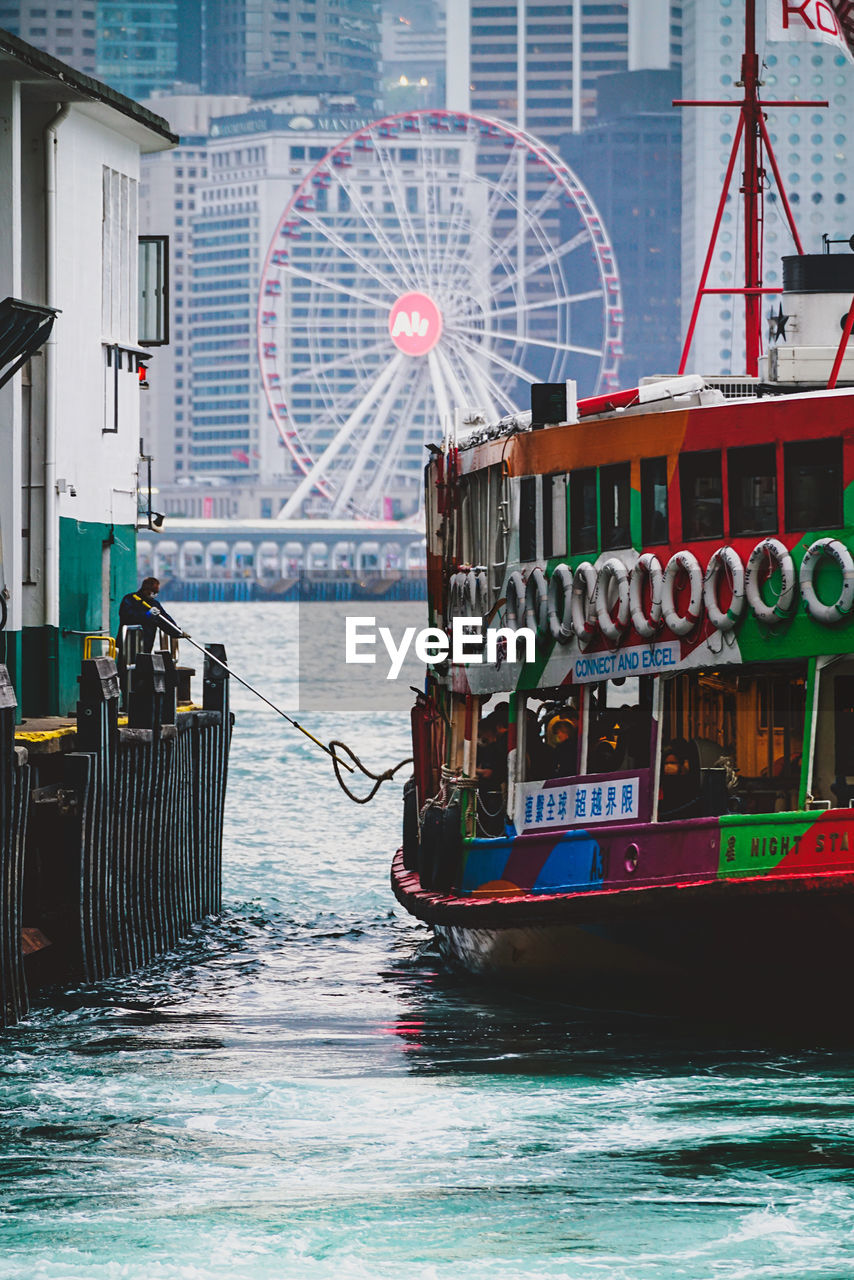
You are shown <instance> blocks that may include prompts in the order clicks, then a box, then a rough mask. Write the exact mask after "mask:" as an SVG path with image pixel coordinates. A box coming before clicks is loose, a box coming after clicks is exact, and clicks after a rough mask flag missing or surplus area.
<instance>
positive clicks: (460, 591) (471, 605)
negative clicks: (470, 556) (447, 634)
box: [447, 569, 489, 623]
mask: <svg viewBox="0 0 854 1280" xmlns="http://www.w3.org/2000/svg"><path fill="white" fill-rule="evenodd" d="M488 610H489V581H488V577H487V574H486V571H485V570H484V569H468V570H465V569H460V570H459V571H458V572H457V573H454V574H452V575H451V581H450V582H449V584H448V613H447V621H448V623H450V622H451V621H452V620H453V619H454V618H483V617H484V616H485V615H486V613H487V612H488Z"/></svg>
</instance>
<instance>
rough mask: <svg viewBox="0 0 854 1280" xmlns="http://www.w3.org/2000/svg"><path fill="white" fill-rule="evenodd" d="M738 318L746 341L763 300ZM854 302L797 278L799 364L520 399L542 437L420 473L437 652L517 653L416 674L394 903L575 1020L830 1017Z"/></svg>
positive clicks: (513, 437) (793, 283)
mask: <svg viewBox="0 0 854 1280" xmlns="http://www.w3.org/2000/svg"><path fill="white" fill-rule="evenodd" d="M748 34H750V33H748ZM747 79H748V80H749V76H748V77H747ZM754 80H755V75H754ZM749 94H752V95H753V100H754V101H753V105H754V106H755V94H756V89H755V83H754V84H753V85H752V86H751V85H750V84H748V87H747V88H746V89H745V102H746V104H747V105H746V107H745V111H747V107H750V109H751V110H752V109H753V107H752V106H751V104H750V103H749V102H748V97H749ZM760 168H761V166H760ZM753 195H754V197H755V195H756V192H754V193H753ZM754 212H755V210H754ZM704 283H705V278H704V281H703V284H704ZM701 288H702V286H701ZM734 292H737V291H736V290H734ZM741 292H742V293H744V295H745V299H746V304H747V321H748V328H750V325H751V324H753V325H754V326H758V324H759V315H760V313H759V309H758V308H757V307H756V305H755V304H756V301H757V299H758V298H759V297H760V296H761V294H762V292H765V291H764V290H763V289H762V285H761V278H758V277H757V276H756V275H754V277H753V279H750V278H748V280H747V282H746V285H745V288H744V289H743V290H741ZM852 295H854V254H850V253H848V252H847V251H846V252H845V253H841V254H832V255H831V254H820V255H819V254H816V255H805V254H801V253H798V254H797V255H793V256H792V257H790V258H787V259H784V294H783V306H782V309H781V312H780V314H781V315H782V314H783V313H784V311H785V313H786V314H788V315H791V316H794V317H795V318H796V323H793V324H792V326H791V332H790V337H789V341H788V342H787V343H786V344H785V345H784V344H783V342H782V341H781V342H780V343H778V344H777V346H774V345H772V346H771V348H770V350H769V352H768V353H767V354H766V356H765V357H763V358H762V360H761V361H759V360H758V359H757V358H756V357H758V351H759V346H760V343H759V340H758V338H757V334H756V332H755V331H754V332H753V333H752V334H750V333H749V335H748V336H749V338H752V341H753V354H754V365H755V367H754V369H753V370H751V372H752V373H753V374H754V376H753V377H746V378H745V379H744V381H743V384H742V385H741V386H740V387H735V388H734V387H733V386H732V385H727V382H728V380H727V379H719V380H717V383H718V385H715V383H716V380H715V379H703V378H701V377H699V376H688V377H685V376H681V377H679V376H677V377H674V378H672V379H669V380H660V381H655V380H650V381H649V382H648V383H647V384H646V385H641V386H640V387H639V388H634V389H632V390H630V391H624V392H618V393H613V394H606V395H601V396H598V397H595V398H593V399H590V400H587V401H580V402H579V403H578V405H577V406H573V405H572V403H571V397H570V403H569V404H568V405H562V406H561V407H560V408H559V410H558V411H557V412H555V411H552V412H548V411H546V412H541V406H542V404H543V402H544V400H545V401H547V400H548V395H549V393H550V392H555V391H556V390H558V388H554V387H552V388H544V389H538V388H534V393H533V396H532V415H531V416H530V417H529V416H528V415H527V414H526V415H524V416H520V417H518V418H514V419H510V420H506V421H505V422H503V423H501V424H497V425H496V426H495V427H493V428H483V429H479V430H477V431H476V432H475V433H474V434H472V435H471V436H470V437H469V438H468V439H467V440H463V441H462V442H461V443H459V445H454V444H453V442H450V443H447V444H446V445H445V447H444V448H443V449H442V451H441V452H438V451H437V452H436V453H435V454H434V456H433V458H432V460H431V462H430V464H429V465H428V467H427V470H426V507H427V550H428V597H429V609H430V621H431V624H432V625H433V626H435V627H436V628H438V629H439V630H449V629H451V628H452V627H453V622H454V619H455V618H460V617H468V618H476V619H479V620H482V621H483V622H485V623H486V624H488V625H489V626H491V627H498V628H504V629H505V631H506V634H504V635H503V636H500V637H499V641H498V643H497V644H495V645H493V648H492V651H491V653H490V654H489V655H487V654H486V653H484V654H482V655H477V657H475V658H470V659H469V661H467V662H457V663H453V662H449V661H444V662H439V663H436V664H434V665H433V666H431V667H429V668H428V673H427V679H426V684H425V690H424V692H423V693H422V694H419V696H418V698H417V701H416V704H415V706H414V708H413V711H412V728H413V753H414V777H413V779H412V780H411V781H410V782H409V783H408V784H407V787H406V789H405V793H404V832H403V847H402V849H401V850H400V851H399V852H398V853H397V855H396V856H395V858H394V861H393V866H392V885H393V889H394V892H395V894H396V896H397V898H398V900H399V901H400V902H401V903H402V904H403V905H404V906H405V907H406V909H407V910H408V911H410V912H411V913H412V914H414V915H415V916H417V917H419V918H420V919H421V920H423V921H425V922H427V923H428V924H429V925H431V926H432V928H433V931H434V934H435V937H436V940H437V943H438V946H439V948H440V950H441V951H442V953H443V954H444V955H445V956H447V957H448V958H450V959H452V960H454V961H456V962H458V963H460V964H462V965H463V966H465V967H466V968H467V969H469V970H470V971H473V972H477V973H484V974H493V975H496V976H500V977H501V978H507V977H508V976H520V977H522V976H525V977H528V978H534V979H536V980H537V981H550V982H554V981H557V982H559V983H560V984H561V988H562V990H563V992H564V993H565V994H566V996H567V997H568V998H570V999H575V1000H579V1001H581V1002H584V1001H586V1000H588V999H592V998H594V997H596V998H599V997H601V996H604V997H606V998H608V999H611V1000H616V1001H618V1002H620V1003H621V1004H629V1003H631V1004H637V1003H640V1004H644V1005H650V1004H656V1003H659V1002H661V1003H670V1002H671V1001H673V1000H687V1001H691V1000H692V999H695V998H698V997H699V993H700V992H702V993H704V995H703V998H705V997H708V996H709V995H710V994H717V995H718V996H723V997H724V999H726V998H727V997H728V996H729V995H732V994H735V993H737V992H744V991H745V990H747V991H749V992H751V993H752V996H753V997H754V999H755V1000H758V1002H760V1003H761V1002H762V1001H764V999H765V997H766V995H767V994H768V993H769V992H770V991H771V990H772V989H773V990H774V991H775V992H776V994H777V996H778V997H779V998H780V999H781V1000H782V1001H783V1002H784V1003H785V1002H786V1001H788V1000H795V999H796V998H799V999H800V1001H801V1003H802V1004H803V1002H804V1001H806V1002H808V1003H812V1002H813V1001H815V1002H819V1001H820V1000H821V999H822V998H823V997H829V998H830V999H831V1000H832V1001H834V1000H837V999H838V998H839V994H840V992H839V984H840V983H843V984H844V982H845V979H844V978H843V976H842V975H844V974H846V973H847V971H848V968H849V965H850V948H851V938H852V929H854V807H852V806H854V389H852V388H851V383H852V381H854V376H852V375H854V368H852V357H851V355H849V354H847V353H846V351H845V342H846V341H847V336H848V334H850V331H851V325H852V317H854V303H852V302H851V299H852ZM695 314H696V312H695ZM840 315H841V316H842V328H843V331H844V332H843V341H842V342H841V343H840ZM846 317H847V324H846ZM795 334H796V335H797V338H796V340H795V342H794V344H793V342H792V337H793V335H795ZM750 360H751V356H750V344H748V364H749V363H750ZM840 375H841V381H840V385H834V386H833V387H832V388H830V389H828V388H827V383H828V380H830V381H831V382H832V383H833V384H836V383H837V381H838V380H839V379H840ZM729 381H730V383H731V382H732V380H729ZM842 381H844V382H845V383H847V385H842ZM725 393H726V394H725ZM733 393H735V394H733ZM523 626H524V627H525V628H527V629H528V630H529V631H531V632H533V634H534V637H535V640H534V645H533V650H532V651H531V649H528V651H527V652H523V651H522V649H521V647H520V646H516V645H515V644H514V641H513V633H514V632H515V630H516V629H517V628H520V627H523Z"/></svg>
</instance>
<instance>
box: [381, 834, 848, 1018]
mask: <svg viewBox="0 0 854 1280" xmlns="http://www.w3.org/2000/svg"><path fill="white" fill-rule="evenodd" d="M392 887H393V889H394V892H395V894H396V896H397V898H398V900H399V901H400V902H401V903H402V905H404V906H405V907H406V908H407V910H409V911H410V912H412V914H414V915H416V916H417V917H418V918H420V919H421V920H423V921H425V923H428V924H430V925H431V926H432V928H433V931H434V934H435V937H436V942H437V945H438V947H439V950H440V952H441V953H442V955H443V957H445V958H446V959H447V960H448V961H450V962H451V963H453V964H455V965H457V966H460V967H462V968H463V969H465V970H467V971H468V972H470V973H472V974H477V975H480V976H484V977H487V978H493V979H495V980H497V981H500V982H502V983H507V982H512V983H520V984H527V985H530V986H533V987H535V988H538V989H544V990H545V989H548V990H551V991H554V990H555V989H559V990H560V994H561V996H562V998H564V999H567V1000H569V1001H570V1002H572V1003H577V1004H580V1005H588V1004H597V1005H598V1004H602V1003H605V1004H608V1005H611V1006H613V1007H620V1008H632V1009H643V1010H648V1011H652V1012H657V1011H669V1010H682V1011H685V1010H694V1011H706V1010H709V1011H711V1010H714V1011H717V1012H720V1011H722V1010H724V1011H725V1010H728V1009H729V1010H732V1011H735V1010H736V1009H739V1010H741V1011H743V1010H745V1009H747V1010H748V1011H749V1012H751V1013H752V1015H754V1016H756V1017H760V1016H763V1015H765V1014H769V1013H775V1014H781V1013H782V1014H783V1015H784V1016H785V1015H786V1014H787V1013H788V1012H792V1013H795V1012H796V1011H797V1013H798V1015H799V1017H801V1019H802V1017H803V1015H804V1013H809V1012H815V1013H818V1012H819V1011H833V1012H834V1014H835V1015H839V1016H840V1017H842V1018H844V1017H845V1016H846V1015H850V1016H854V988H852V986H851V984H850V983H849V982H848V981H847V974H848V972H849V970H850V950H851V937H852V930H853V929H854V871H846V872H829V873H822V874H817V875H803V876H797V877H791V878H787V879H785V880H780V879H771V878H761V877H757V878H751V879H742V880H739V881H720V880H719V881H709V882H706V883H700V884H691V885H680V886H664V887H653V888H639V889H636V890H631V891H626V890H621V891H616V892H615V891H608V890H605V891H593V892H584V893H568V894H552V895H541V894H524V893H522V894H516V895H508V896H506V897H495V898H491V899H483V898H480V899H474V900H473V899H472V898H471V897H462V896H453V895H446V896H442V895H438V894H431V893H426V892H424V891H423V890H421V888H420V884H419V881H418V878H417V876H415V875H413V874H412V873H409V872H406V871H405V870H404V869H403V864H402V858H401V855H400V854H398V855H397V856H396V858H395V859H394V862H393V865H392Z"/></svg>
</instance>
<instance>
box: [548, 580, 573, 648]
mask: <svg viewBox="0 0 854 1280" xmlns="http://www.w3.org/2000/svg"><path fill="white" fill-rule="evenodd" d="M546 613H547V617H548V624H549V634H550V635H551V637H552V639H553V640H557V641H559V642H560V643H561V644H567V643H568V642H569V641H570V640H571V639H572V573H571V572H570V570H569V569H568V568H567V567H566V565H565V564H559V565H556V566H555V569H554V572H553V573H552V576H551V578H550V580H549V594H548V597H547V601H546Z"/></svg>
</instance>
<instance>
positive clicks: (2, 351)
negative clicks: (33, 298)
mask: <svg viewBox="0 0 854 1280" xmlns="http://www.w3.org/2000/svg"><path fill="white" fill-rule="evenodd" d="M57 314H58V313H57V312H56V311H55V310H54V308H53V307H39V306H36V304H35V303H32V302H21V300H20V298H4V299H3V301H2V302H0V387H5V385H6V383H7V382H8V381H9V379H10V378H13V377H14V376H15V374H16V373H17V372H18V370H19V369H20V368H21V366H22V365H23V364H26V362H27V360H29V358H30V356H31V355H34V354H35V352H36V351H38V349H39V347H41V346H43V345H44V344H45V343H46V342H47V340H48V338H49V337H50V331H51V329H52V328H53V322H54V320H55V319H56V317H57Z"/></svg>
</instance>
